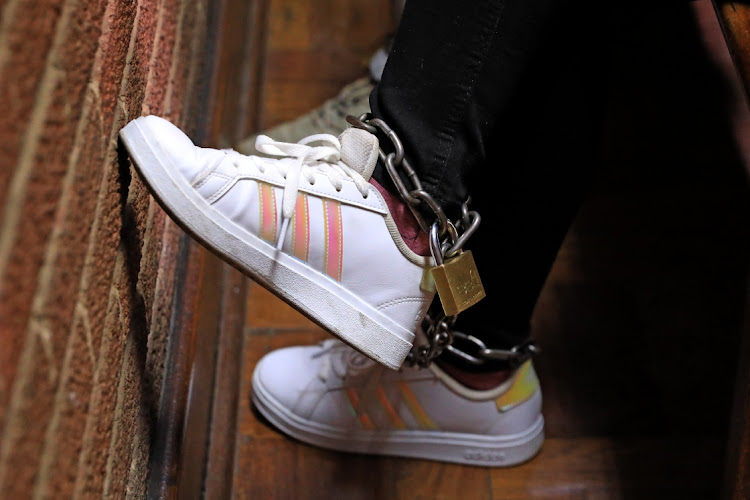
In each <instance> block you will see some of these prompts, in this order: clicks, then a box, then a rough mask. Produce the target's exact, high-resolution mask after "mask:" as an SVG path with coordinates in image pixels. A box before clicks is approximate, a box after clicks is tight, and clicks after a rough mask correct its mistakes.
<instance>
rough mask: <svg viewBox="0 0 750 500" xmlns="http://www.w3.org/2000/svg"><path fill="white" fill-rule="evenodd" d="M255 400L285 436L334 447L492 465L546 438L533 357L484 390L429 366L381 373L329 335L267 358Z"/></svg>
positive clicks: (526, 452) (532, 450)
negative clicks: (472, 386)
mask: <svg viewBox="0 0 750 500" xmlns="http://www.w3.org/2000/svg"><path fill="white" fill-rule="evenodd" d="M252 387H253V390H252V401H253V404H254V405H255V407H256V408H257V410H258V411H259V412H260V413H261V415H263V417H265V418H266V419H267V420H268V421H269V422H270V423H271V424H272V425H274V426H275V427H276V428H278V429H279V430H280V431H281V432H283V433H285V434H287V435H289V436H291V437H293V438H296V439H299V440H300V441H303V442H305V443H308V444H312V445H316V446H320V447H322V448H328V449H333V450H338V451H346V452H354V453H364V454H376V455H391V456H401V457H413V458H422V459H430V460H438V461H444V462H454V463H460V464H468V465H481V466H490V467H507V466H511V465H516V464H519V463H522V462H525V461H527V460H529V459H531V458H532V457H533V456H534V455H535V454H536V453H537V452H538V451H539V449H540V448H541V446H542V442H543V440H544V419H543V417H542V414H541V405H542V395H541V391H540V389H539V381H538V379H537V376H536V373H535V372H534V368H533V366H532V363H531V361H530V360H529V361H526V362H525V363H524V364H523V365H521V366H520V367H519V368H518V369H517V370H515V371H513V372H510V373H509V374H508V376H507V377H506V378H505V380H504V381H503V382H502V383H500V384H499V385H498V386H497V387H495V388H493V389H490V390H473V389H469V388H467V387H466V386H464V385H462V384H461V383H459V382H458V381H457V380H456V379H455V378H453V377H451V376H450V375H448V374H447V373H446V372H445V371H443V370H441V369H440V368H439V367H438V366H436V365H435V364H434V363H433V364H431V365H430V367H429V368H425V369H420V368H416V367H409V366H406V365H405V366H404V367H402V368H401V369H400V370H399V371H397V372H395V371H392V370H386V369H384V368H383V367H381V366H379V365H377V364H375V363H373V362H371V361H370V360H369V359H367V358H365V357H363V356H362V355H360V354H359V353H358V352H356V351H354V350H352V349H351V348H349V347H348V346H346V345H344V344H342V343H341V342H338V341H337V340H335V339H330V340H327V341H324V342H322V343H321V344H319V345H317V346H305V347H290V348H284V349H279V350H276V351H273V352H271V353H269V354H267V355H266V356H264V357H263V358H262V359H261V360H260V362H259V363H258V365H257V366H256V368H255V372H254V374H253V386H252Z"/></svg>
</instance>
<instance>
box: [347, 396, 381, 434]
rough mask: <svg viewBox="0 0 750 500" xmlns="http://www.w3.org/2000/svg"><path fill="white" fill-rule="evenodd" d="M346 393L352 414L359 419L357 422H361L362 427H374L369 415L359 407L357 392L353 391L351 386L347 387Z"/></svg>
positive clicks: (369, 428)
mask: <svg viewBox="0 0 750 500" xmlns="http://www.w3.org/2000/svg"><path fill="white" fill-rule="evenodd" d="M346 395H347V396H348V397H349V404H350V405H351V408H352V412H353V414H354V416H356V417H357V419H358V420H359V423H360V424H362V427H363V428H365V429H368V430H373V429H375V424H373V423H372V420H370V417H369V415H367V413H365V412H363V411H362V409H361V408H360V406H359V397H358V396H357V393H356V392H355V391H354V389H352V388H349V389H347V390H346Z"/></svg>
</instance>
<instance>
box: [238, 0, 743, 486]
mask: <svg viewBox="0 0 750 500" xmlns="http://www.w3.org/2000/svg"><path fill="white" fill-rule="evenodd" d="M697 3H700V2H697ZM705 3H707V2H705ZM388 7H389V2H388V1H387V0H379V1H376V2H372V1H369V0H346V1H344V0H340V1H339V0H325V1H321V2H307V1H301V0H300V1H297V0H270V3H269V4H268V27H269V30H268V40H267V45H266V49H265V52H264V54H263V57H262V67H263V75H264V76H263V87H262V89H261V91H260V101H259V103H260V104H259V105H260V109H258V110H256V114H255V115H254V118H253V120H251V123H255V124H257V125H258V128H260V129H263V128H266V127H270V126H273V125H275V124H277V123H280V122H282V121H284V120H287V119H290V118H293V117H295V116H297V115H299V114H301V113H304V112H306V111H308V110H309V109H310V108H311V107H313V106H314V105H316V104H317V103H319V102H321V101H322V100H323V99H325V98H328V97H331V96H333V95H334V94H335V93H336V91H337V90H338V89H339V88H341V86H342V85H343V84H345V83H347V82H349V81H351V80H353V79H354V78H356V77H358V76H360V75H362V74H363V73H364V66H363V62H365V61H366V59H367V57H368V56H369V54H371V53H372V51H373V50H374V49H375V48H377V47H378V45H379V43H381V40H382V39H383V37H384V36H385V35H386V34H387V33H388V32H389V31H390V26H389V23H388V20H389V15H390V13H389V10H388ZM662 21H664V20H663V19H662ZM656 24H658V23H656ZM667 25H669V23H668V22H663V23H662V26H667ZM717 34H718V32H714V36H716V35H717ZM658 41H659V42H660V43H661V42H664V40H661V39H660V40H658ZM675 46H680V45H678V44H675ZM675 46H672V45H670V44H669V43H667V42H664V43H663V46H662V47H661V49H663V50H664V51H665V53H666V52H668V51H669V54H670V56H669V57H670V58H671V59H670V62H671V63H675V61H677V63H675V64H674V66H675V67H677V68H678V70H677V71H675V67H667V69H664V70H662V71H664V72H665V73H670V74H672V75H676V76H675V78H683V79H684V78H692V77H691V74H690V73H680V72H679V68H683V69H684V67H686V64H685V61H687V60H689V61H690V63H689V64H694V54H690V53H689V51H685V50H682V49H680V50H675ZM667 49H668V51H667ZM310 61H315V64H312V63H311V62H310ZM680 61H682V64H680ZM628 64H630V66H628ZM634 64H635V66H633V65H634ZM638 64H642V62H641V61H640V60H639V61H638V62H637V63H634V62H633V61H625V62H624V65H623V66H621V68H622V73H623V74H626V73H629V72H630V70H632V69H633V68H634V67H635V68H636V69H638V68H640V69H641V70H643V68H644V67H647V66H643V65H641V66H638ZM651 64H652V65H653V67H647V69H648V70H649V71H650V72H652V73H653V72H654V71H657V72H658V71H659V68H660V67H661V66H664V65H663V64H662V63H661V62H660V61H658V60H657V61H655V62H654V61H653V60H652V61H651ZM633 74H634V75H635V76H632V77H631V79H629V80H628V79H627V78H626V79H625V83H624V84H623V85H624V86H629V87H634V88H636V91H641V92H645V93H648V92H651V91H653V90H654V88H656V91H657V92H656V94H649V95H647V96H646V97H647V98H648V99H651V100H650V101H648V103H647V105H648V106H651V111H652V115H651V116H649V127H650V128H649V129H648V130H649V131H650V132H654V129H659V130H661V128H665V127H673V128H674V124H675V123H677V124H678V125H677V127H676V128H677V129H678V130H677V131H674V130H673V132H674V133H673V134H672V135H669V134H666V135H660V134H656V133H653V134H652V135H648V134H644V135H645V136H647V137H655V138H656V137H658V140H654V141H652V142H648V140H644V139H643V138H640V137H639V138H636V137H625V138H624V139H622V143H620V144H619V146H620V147H623V144H626V146H624V147H625V148H626V149H623V150H618V151H616V153H617V154H613V155H612V156H610V157H608V159H607V160H608V162H609V163H608V165H607V166H608V167H611V168H610V169H609V172H610V174H609V176H608V177H607V178H606V179H605V182H603V183H602V186H601V187H600V189H599V190H598V191H597V192H595V193H594V195H593V196H592V198H591V200H590V202H588V203H587V205H586V206H585V207H584V209H583V210H582V213H581V215H580V217H579V219H578V220H577V221H576V224H575V227H574V228H573V229H572V230H571V233H570V235H569V237H568V239H567V240H566V242H565V245H564V247H563V249H562V250H561V252H560V255H559V257H558V261H557V262H556V263H555V266H554V268H553V270H552V272H551V275H550V278H549V280H548V283H547V284H546V286H545V289H544V292H543V294H542V297H541V298H540V305H539V307H538V311H537V312H536V313H535V321H534V335H535V337H536V338H537V339H538V340H540V341H541V343H542V346H543V348H544V349H545V353H544V354H543V355H542V356H540V357H539V359H538V363H537V366H538V371H539V374H540V378H541V382H542V388H543V391H544V397H545V404H544V413H545V418H546V422H547V431H548V432H547V440H546V442H545V444H544V446H543V448H542V451H541V453H540V454H539V455H538V456H537V457H536V458H535V459H534V460H532V461H531V462H529V463H527V464H524V465H521V466H518V467H515V468H510V469H496V470H492V469H487V468H472V467H462V466H455V465H445V464H438V463H434V462H428V461H419V460H407V459H396V458H378V457H367V456H355V455H347V454H342V453H335V452H328V451H324V450H319V449H316V448H313V447H310V446H307V445H304V444H301V443H298V442H295V441H294V440H291V439H288V438H286V437H285V436H283V435H282V434H280V433H278V432H277V431H275V430H274V429H273V428H271V427H270V426H269V425H268V424H267V423H266V422H264V421H262V420H261V419H259V417H258V416H257V415H256V414H255V412H254V411H253V409H252V407H251V405H250V387H251V375H252V371H253V368H254V366H255V364H256V362H257V361H258V360H259V359H260V357H261V356H262V355H263V354H265V353H267V352H269V351H271V350H273V349H276V348H279V347H283V346H288V345H295V344H310V343H315V342H317V341H319V340H321V339H324V338H328V335H327V334H326V333H325V332H323V331H321V329H320V328H318V327H317V326H316V325H314V324H312V323H311V322H310V321H308V320H307V319H305V318H304V317H302V316H301V315H300V314H299V313H297V312H296V311H294V310H293V309H291V308H290V307H289V306H287V305H286V304H284V303H283V302H281V301H280V300H278V299H276V298H275V297H273V296H271V295H270V294H269V293H268V292H266V291H265V290H264V289H262V288H261V287H260V286H258V285H256V284H254V283H252V282H249V283H248V287H247V290H248V295H247V317H246V320H245V330H244V338H243V363H242V368H241V371H242V380H241V384H240V387H239V395H238V398H239V409H238V411H239V414H238V433H237V441H236V443H235V459H234V469H233V470H234V474H233V477H232V492H233V493H232V495H233V498H237V499H270V498H273V499H286V498H289V499H318V498H320V499H323V498H325V499H330V498H334V499H336V498H342V499H351V500H358V499H421V498H424V499H443V498H445V499H452V498H461V499H474V498H476V499H484V498H492V499H525V498H534V499H536V498H540V499H595V498H601V499H619V498H625V499H651V498H654V499H671V498H674V499H677V498H679V499H714V498H719V497H720V494H721V487H722V481H723V470H724V459H725V445H726V436H727V425H728V415H729V408H730V405H731V393H732V383H733V381H734V376H735V362H736V359H735V357H734V356H735V355H734V352H735V350H736V345H737V342H738V326H739V324H740V322H741V319H742V312H743V310H742V307H743V304H744V290H745V288H746V284H747V283H746V276H747V270H748V257H747V256H748V255H750V234H749V233H748V231H747V229H746V228H748V227H750V217H749V215H748V214H749V212H748V210H747V209H748V199H750V196H748V190H747V188H746V181H745V179H744V177H742V176H741V174H740V171H741V169H742V166H741V165H740V162H739V161H738V159H737V156H736V153H735V152H733V151H732V146H731V144H730V143H731V140H729V139H727V137H728V136H727V135H726V134H725V132H727V130H729V129H728V128H727V129H719V128H717V126H716V124H715V123H706V124H704V125H702V126H698V127H696V126H695V124H694V123H691V122H690V120H689V116H690V114H691V109H683V107H684V103H685V101H684V99H686V98H687V99H693V98H694V97H695V96H694V95H693V94H691V93H694V92H696V86H695V84H693V85H692V86H688V87H684V86H681V85H673V84H674V83H675V82H672V83H671V84H663V86H660V85H662V84H659V85H652V86H651V87H648V89H646V87H645V86H643V84H642V80H640V79H639V76H638V74H637V72H634V73H633ZM691 81H695V79H693V80H691ZM679 83H682V82H679ZM639 85H640V87H639ZM683 87H684V88H683ZM680 88H682V90H681V91H677V92H675V91H674V89H680ZM713 90H715V88H714V87H712V86H711V85H704V86H703V87H700V86H699V88H697V91H699V92H708V93H710V92H712V91H713ZM681 92H682V93H681ZM641 97H642V96H636V97H630V98H629V97H627V96H625V97H624V98H623V99H622V100H621V101H618V102H617V103H616V104H617V105H618V106H619V107H620V111H622V110H623V109H628V108H629V106H631V105H633V106H636V104H635V102H636V101H638V99H640V98H641ZM721 98H723V96H716V99H719V100H721ZM629 99H630V100H629ZM716 99H714V101H710V99H709V102H708V103H704V104H701V105H704V106H709V107H710V106H714V105H716ZM637 105H642V103H641V102H640V101H639V102H638V104H637ZM615 107H617V106H615ZM688 108H689V107H688ZM633 109H637V108H633ZM660 113H662V114H663V115H664V116H666V115H667V114H670V116H669V117H668V118H666V117H665V118H661V116H662V115H660ZM625 114H627V113H625ZM636 118H637V117H636ZM630 119H634V118H633V116H632V115H631V116H630ZM681 123H682V124H683V125H682V128H680V125H679V124H681ZM722 130H723V131H722ZM722 134H724V135H722ZM676 136H679V138H678V139H675V137H676ZM670 140H671V141H672V142H670ZM615 146H617V144H616V145H615ZM665 151H669V152H665ZM678 172H679V175H680V181H679V182H671V179H673V178H674V177H675V176H676V173H678ZM644 176H648V177H649V178H650V179H651V180H655V183H653V184H652V185H650V187H649V188H648V189H643V184H642V178H643V177H644ZM707 353H710V356H707Z"/></svg>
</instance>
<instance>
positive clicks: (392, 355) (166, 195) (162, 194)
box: [120, 118, 414, 370]
mask: <svg viewBox="0 0 750 500" xmlns="http://www.w3.org/2000/svg"><path fill="white" fill-rule="evenodd" d="M120 138H121V139H122V142H123V143H124V145H125V147H126V148H127V150H128V153H129V154H130V157H131V159H132V161H133V165H134V167H135V168H136V170H137V171H138V173H139V174H140V176H141V177H142V178H143V180H144V182H145V183H146V186H147V187H148V189H149V191H150V192H151V194H152V195H153V196H154V198H155V199H156V200H157V201H158V202H159V204H160V205H161V206H162V208H163V209H164V210H165V211H166V212H167V213H168V214H169V215H170V217H172V219H173V220H174V221H175V222H176V223H177V224H178V225H179V226H180V227H181V228H182V229H183V230H185V231H186V232H187V233H188V234H190V235H191V236H192V237H193V238H195V239H196V240H198V241H199V242H200V243H202V244H203V245H204V246H206V247H207V248H209V249H210V250H211V251H212V252H214V253H215V254H216V255H218V256H219V257H221V258H222V259H224V260H225V261H227V262H228V263H230V264H231V265H233V266H234V267H236V268H237V269H239V270H240V271H241V272H243V273H244V274H246V275H247V276H249V277H251V278H253V279H254V280H255V281H257V282H258V283H260V284H261V285H263V286H264V287H265V288H267V289H268V290H270V291H271V292H272V293H274V294H276V295H277V296H279V297H280V298H281V299H282V300H284V301H285V302H287V303H288V304H290V305H291V306H292V307H294V308H295V309H297V310H299V311H300V312H301V313H303V314H304V315H305V316H307V317H308V318H310V319H311V320H313V321H314V322H316V323H317V324H319V325H320V326H321V327H323V328H325V329H326V330H328V331H329V332H331V333H332V334H334V335H335V336H337V337H338V338H340V339H341V340H342V341H344V342H346V343H347V344H349V345H351V346H352V347H353V348H355V349H357V350H358V351H360V352H362V353H363V354H365V355H366V356H368V357H370V358H372V359H374V360H375V361H378V362H379V363H381V364H383V365H385V366H387V367H389V368H391V369H394V370H396V369H398V368H400V367H401V365H402V364H403V362H404V359H405V358H406V356H407V355H408V354H409V351H410V350H411V348H412V344H413V342H414V333H413V332H410V331H409V330H407V329H405V328H404V327H402V326H400V325H398V324H397V323H395V322H394V321H393V320H391V319H390V318H389V317H388V316H386V315H385V314H383V313H382V312H380V311H378V310H377V309H375V308H374V307H372V306H370V305H369V304H367V303H366V302H364V301H363V300H362V299H360V298H359V297H358V296H356V295H354V294H352V293H351V292H349V291H348V290H347V289H346V288H344V287H343V286H342V285H341V284H340V283H338V282H336V281H334V280H332V279H330V278H329V277H328V276H326V275H324V274H322V273H320V272H318V271H316V270H315V269H313V268H311V267H309V266H308V265H307V264H305V263H304V262H302V261H300V260H297V259H295V258H294V257H291V256H289V255H287V254H285V253H283V252H281V251H279V250H277V249H276V248H275V247H274V246H273V245H270V244H268V243H267V242H265V241H263V240H262V239H260V238H259V237H257V236H256V235H254V234H251V233H249V232H248V231H246V230H245V229H244V228H242V227H240V226H238V225H237V224H235V223H234V222H232V221H231V220H229V219H227V218H226V217H224V216H223V215H222V214H221V213H220V212H218V211H217V210H215V209H214V208H213V207H212V206H211V205H210V204H209V203H208V202H207V201H206V200H205V199H203V197H202V196H201V195H200V194H198V193H197V192H196V191H195V190H194V189H193V188H192V187H191V186H190V185H189V183H188V181H187V180H186V179H185V178H184V177H183V176H182V174H181V173H180V172H179V170H178V169H177V168H176V167H175V166H173V164H172V162H171V159H170V158H169V157H168V155H165V154H164V153H163V152H162V151H161V149H160V148H159V147H157V146H156V145H155V144H154V141H155V139H154V136H153V134H150V133H149V130H148V123H147V122H145V121H144V119H143V118H138V119H135V120H133V121H131V122H130V123H129V124H128V125H126V126H125V127H124V128H123V129H122V130H121V131H120Z"/></svg>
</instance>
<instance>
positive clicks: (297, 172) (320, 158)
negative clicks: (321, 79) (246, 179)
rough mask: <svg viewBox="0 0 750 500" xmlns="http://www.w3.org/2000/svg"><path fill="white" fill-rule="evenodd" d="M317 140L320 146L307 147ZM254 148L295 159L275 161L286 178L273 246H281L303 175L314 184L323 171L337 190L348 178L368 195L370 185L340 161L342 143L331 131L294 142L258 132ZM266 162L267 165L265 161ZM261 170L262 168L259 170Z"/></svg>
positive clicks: (339, 189)
mask: <svg viewBox="0 0 750 500" xmlns="http://www.w3.org/2000/svg"><path fill="white" fill-rule="evenodd" d="M314 142H318V143H322V144H323V145H321V146H310V145H309V144H311V143H314ZM255 149H257V150H258V151H260V152H261V153H264V154H267V155H271V156H279V157H289V158H296V159H297V161H296V162H294V163H292V164H283V163H281V162H278V163H276V168H278V169H279V171H280V172H281V175H282V176H283V177H284V178H285V179H286V183H285V184H284V192H283V197H282V203H281V217H282V222H281V230H280V231H279V238H278V240H277V242H276V248H277V249H281V246H282V245H283V243H284V238H285V236H286V231H287V228H288V227H289V221H290V220H291V218H292V216H293V215H294V209H295V207H296V204H297V191H298V190H299V182H300V179H301V178H302V177H304V178H305V179H306V180H307V181H308V182H309V183H310V184H315V181H316V178H315V174H323V175H325V176H326V177H328V179H329V180H330V182H331V184H332V185H333V187H334V188H335V189H336V190H337V191H341V189H342V187H343V183H342V180H343V179H345V178H349V179H351V180H353V181H354V184H355V185H356V186H357V189H358V190H359V192H360V193H361V194H362V197H364V198H367V195H368V193H369V190H370V184H369V183H368V182H367V181H366V180H365V179H364V177H362V176H361V175H360V174H359V172H357V171H356V170H354V169H352V168H351V167H349V166H347V165H346V164H345V163H343V162H342V161H341V142H339V140H338V138H337V137H335V136H333V135H330V134H315V135H311V136H309V137H305V138H304V139H302V140H301V141H299V142H297V143H292V142H279V141H275V140H273V139H271V138H270V137H268V136H266V135H260V136H258V138H257V139H256V140H255ZM266 165H267V164H266ZM261 171H263V170H261Z"/></svg>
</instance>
